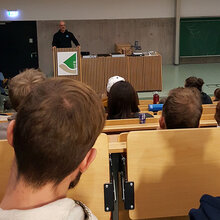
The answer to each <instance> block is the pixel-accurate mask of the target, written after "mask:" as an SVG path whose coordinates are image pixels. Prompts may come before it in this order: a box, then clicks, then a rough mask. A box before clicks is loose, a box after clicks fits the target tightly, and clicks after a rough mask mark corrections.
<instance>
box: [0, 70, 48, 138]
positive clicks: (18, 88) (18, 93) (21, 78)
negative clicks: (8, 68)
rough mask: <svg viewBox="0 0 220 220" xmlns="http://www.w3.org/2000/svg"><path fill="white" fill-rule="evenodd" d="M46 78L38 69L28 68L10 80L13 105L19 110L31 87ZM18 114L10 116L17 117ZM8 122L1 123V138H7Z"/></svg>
mask: <svg viewBox="0 0 220 220" xmlns="http://www.w3.org/2000/svg"><path fill="white" fill-rule="evenodd" d="M45 79H46V77H45V75H44V74H43V73H42V72H40V71H38V70H36V69H27V70H25V71H24V72H22V73H20V74H18V75H17V76H15V77H13V78H12V79H11V80H10V81H9V88H8V92H9V98H10V103H11V107H12V108H13V109H14V110H15V111H17V110H18V107H19V104H20V103H21V101H22V100H23V99H24V98H25V97H26V96H27V95H28V94H29V93H30V91H31V89H32V88H33V87H34V86H36V85H37V84H39V83H41V82H43V81H44V80H45ZM15 116H16V114H14V115H12V116H11V117H9V118H8V120H9V121H10V120H12V119H15ZM7 127H8V123H0V139H6V138H7Z"/></svg>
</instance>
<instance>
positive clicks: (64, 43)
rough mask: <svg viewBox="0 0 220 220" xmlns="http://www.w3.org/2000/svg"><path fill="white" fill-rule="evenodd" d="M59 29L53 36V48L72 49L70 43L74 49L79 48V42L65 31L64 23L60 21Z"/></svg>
mask: <svg viewBox="0 0 220 220" xmlns="http://www.w3.org/2000/svg"><path fill="white" fill-rule="evenodd" d="M59 28H60V29H59V31H58V32H57V33H55V34H54V36H53V42H52V46H53V47H57V48H70V47H72V44H71V41H72V42H73V43H74V44H75V45H76V47H77V46H79V42H78V41H77V39H76V38H75V36H74V35H73V33H71V32H69V31H68V30H67V29H66V23H65V22H64V21H60V24H59Z"/></svg>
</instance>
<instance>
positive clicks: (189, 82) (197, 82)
mask: <svg viewBox="0 0 220 220" xmlns="http://www.w3.org/2000/svg"><path fill="white" fill-rule="evenodd" d="M203 84H204V81H203V79H201V78H197V77H195V76H191V77H189V78H187V79H186V80H185V87H190V88H193V87H194V88H197V89H198V90H199V91H200V92H202V86H203Z"/></svg>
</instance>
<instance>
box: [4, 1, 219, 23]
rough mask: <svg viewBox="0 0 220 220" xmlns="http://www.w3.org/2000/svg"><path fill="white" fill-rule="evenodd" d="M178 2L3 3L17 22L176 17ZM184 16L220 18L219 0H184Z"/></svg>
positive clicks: (182, 13)
mask: <svg viewBox="0 0 220 220" xmlns="http://www.w3.org/2000/svg"><path fill="white" fill-rule="evenodd" d="M174 7H175V0H80V1H77V0H62V1H60V0H53V1H49V0H47V1H45V0H37V1H33V0H29V1H28V0H19V1H18V0H10V1H9V0H1V1H0V21H1V20H2V21H3V20H10V19H9V18H8V17H7V16H6V15H5V11H6V10H19V11H20V16H19V17H17V18H15V19H17V20H62V19H64V20H88V19H92V20H94V19H132V18H134V19H135V18H169V17H174ZM181 16H182V17H190V16H220V1H219V0H209V1H208V0H182V1H181Z"/></svg>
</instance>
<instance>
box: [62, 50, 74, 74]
mask: <svg viewBox="0 0 220 220" xmlns="http://www.w3.org/2000/svg"><path fill="white" fill-rule="evenodd" d="M59 67H60V68H61V69H62V70H64V71H65V72H67V73H72V74H77V53H76V52H74V54H73V55H71V56H70V57H68V58H67V59H65V60H64V61H63V62H62V63H61V64H60V65H59Z"/></svg>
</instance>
